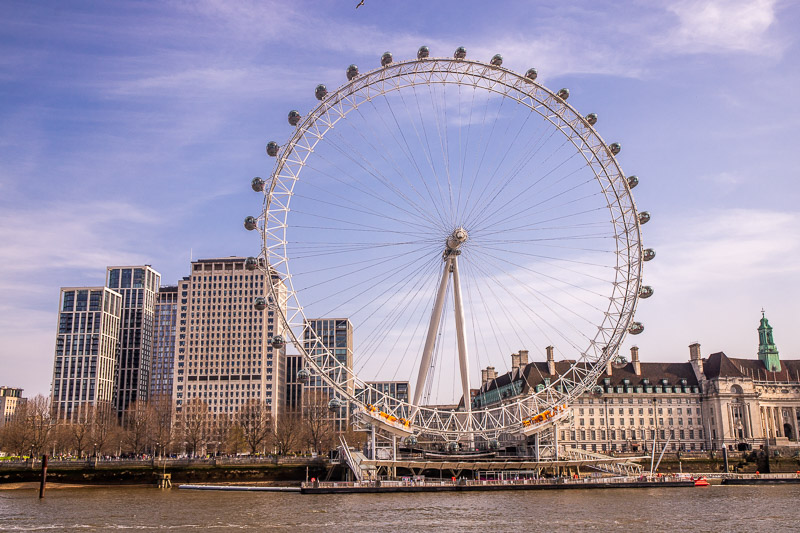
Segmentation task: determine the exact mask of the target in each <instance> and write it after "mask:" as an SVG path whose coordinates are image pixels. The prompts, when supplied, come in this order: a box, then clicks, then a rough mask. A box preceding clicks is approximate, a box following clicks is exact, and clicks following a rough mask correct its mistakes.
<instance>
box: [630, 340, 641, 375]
mask: <svg viewBox="0 0 800 533" xmlns="http://www.w3.org/2000/svg"><path fill="white" fill-rule="evenodd" d="M631 363H633V373H634V374H636V375H637V376H641V375H642V365H641V363H639V347H638V346H631Z"/></svg>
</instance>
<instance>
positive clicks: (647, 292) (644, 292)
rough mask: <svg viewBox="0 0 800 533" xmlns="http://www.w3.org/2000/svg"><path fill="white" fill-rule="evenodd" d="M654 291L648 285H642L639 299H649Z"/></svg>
mask: <svg viewBox="0 0 800 533" xmlns="http://www.w3.org/2000/svg"><path fill="white" fill-rule="evenodd" d="M654 292H655V291H654V290H653V287H651V286H650V285H642V287H641V288H640V289H639V298H650V297H651V296H652V295H653V293H654Z"/></svg>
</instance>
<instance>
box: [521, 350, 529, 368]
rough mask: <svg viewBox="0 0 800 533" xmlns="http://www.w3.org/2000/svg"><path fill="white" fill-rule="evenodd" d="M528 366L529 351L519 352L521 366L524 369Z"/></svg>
mask: <svg viewBox="0 0 800 533" xmlns="http://www.w3.org/2000/svg"><path fill="white" fill-rule="evenodd" d="M527 365H528V350H520V351H519V366H520V367H522V368H524V367H526V366H527Z"/></svg>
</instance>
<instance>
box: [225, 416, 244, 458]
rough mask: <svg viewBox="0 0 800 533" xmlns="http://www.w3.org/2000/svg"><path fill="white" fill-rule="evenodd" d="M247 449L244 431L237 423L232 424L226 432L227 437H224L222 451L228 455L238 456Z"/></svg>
mask: <svg viewBox="0 0 800 533" xmlns="http://www.w3.org/2000/svg"><path fill="white" fill-rule="evenodd" d="M246 447H247V442H246V441H245V438H244V431H243V430H242V426H240V425H239V423H238V422H234V423H233V424H232V425H231V427H230V429H229V430H228V433H227V435H226V436H225V442H224V444H223V449H224V450H225V452H226V453H230V454H233V455H238V454H239V453H241V452H242V450H244V449H245V448H246Z"/></svg>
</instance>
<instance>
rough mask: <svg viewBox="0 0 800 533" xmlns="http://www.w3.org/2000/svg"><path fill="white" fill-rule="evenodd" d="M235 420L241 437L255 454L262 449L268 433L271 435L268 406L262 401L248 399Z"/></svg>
mask: <svg viewBox="0 0 800 533" xmlns="http://www.w3.org/2000/svg"><path fill="white" fill-rule="evenodd" d="M236 418H237V422H238V425H239V427H240V428H241V431H242V438H243V439H244V442H245V443H246V444H247V446H248V448H249V449H250V453H251V454H252V455H255V454H256V453H258V451H259V450H261V449H263V447H264V444H266V442H267V440H268V439H269V437H270V435H272V433H273V431H272V417H271V416H270V411H269V408H268V407H267V404H266V403H264V402H263V401H259V400H257V399H251V400H248V401H247V402H246V403H245V404H244V405H242V407H241V409H239V412H238V413H237V416H236Z"/></svg>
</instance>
